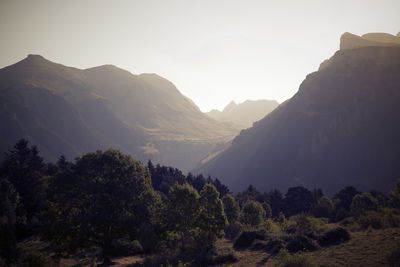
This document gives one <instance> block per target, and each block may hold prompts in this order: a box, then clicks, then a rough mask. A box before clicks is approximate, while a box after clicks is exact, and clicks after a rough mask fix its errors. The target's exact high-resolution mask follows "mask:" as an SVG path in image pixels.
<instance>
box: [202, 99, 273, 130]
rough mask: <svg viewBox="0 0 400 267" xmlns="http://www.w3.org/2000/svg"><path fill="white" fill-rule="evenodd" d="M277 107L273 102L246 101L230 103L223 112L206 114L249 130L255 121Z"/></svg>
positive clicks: (214, 111) (215, 111) (215, 110)
mask: <svg viewBox="0 0 400 267" xmlns="http://www.w3.org/2000/svg"><path fill="white" fill-rule="evenodd" d="M278 105H279V103H278V102H276V101H275V100H246V101H244V102H243V103H239V104H236V103H235V101H232V102H230V103H229V104H228V105H227V106H226V107H225V108H224V110H223V111H219V110H217V109H213V110H211V111H210V112H207V113H206V114H207V115H208V116H210V117H211V118H213V119H215V120H218V121H229V122H233V123H236V124H237V125H239V126H241V127H242V128H249V127H251V126H252V125H253V123H254V122H255V121H258V120H261V119H262V118H264V117H265V116H266V115H267V114H268V113H270V112H271V111H272V110H274V109H275V108H276V107H277V106H278Z"/></svg>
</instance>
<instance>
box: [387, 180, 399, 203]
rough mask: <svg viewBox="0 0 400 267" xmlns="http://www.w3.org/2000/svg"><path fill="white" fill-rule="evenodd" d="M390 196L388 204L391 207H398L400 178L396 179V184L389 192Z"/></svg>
mask: <svg viewBox="0 0 400 267" xmlns="http://www.w3.org/2000/svg"><path fill="white" fill-rule="evenodd" d="M389 197H390V201H389V202H390V205H391V206H392V207H393V208H396V209H400V179H397V181H396V185H395V187H394V189H393V191H391V192H390V194H389Z"/></svg>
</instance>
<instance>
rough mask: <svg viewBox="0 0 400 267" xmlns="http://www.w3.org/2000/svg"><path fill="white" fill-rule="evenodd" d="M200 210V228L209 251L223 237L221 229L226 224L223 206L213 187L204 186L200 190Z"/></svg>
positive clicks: (209, 185)
mask: <svg viewBox="0 0 400 267" xmlns="http://www.w3.org/2000/svg"><path fill="white" fill-rule="evenodd" d="M200 209H201V211H200V218H199V222H200V228H201V229H202V230H203V231H204V232H205V233H206V236H207V249H209V248H210V247H212V245H213V244H214V243H215V241H216V240H217V238H219V237H222V236H223V229H224V227H225V226H226V225H227V224H228V220H227V218H226V215H225V212H224V205H223V203H222V200H221V199H220V198H219V192H218V190H217V189H216V188H215V186H214V185H212V184H206V185H205V186H204V187H203V189H202V190H201V192H200Z"/></svg>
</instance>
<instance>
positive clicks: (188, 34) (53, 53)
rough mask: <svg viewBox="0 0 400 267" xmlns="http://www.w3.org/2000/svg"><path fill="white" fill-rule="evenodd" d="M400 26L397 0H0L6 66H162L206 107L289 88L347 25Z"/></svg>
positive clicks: (156, 69)
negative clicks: (33, 62)
mask: <svg viewBox="0 0 400 267" xmlns="http://www.w3.org/2000/svg"><path fill="white" fill-rule="evenodd" d="M346 31H348V32H351V33H354V34H357V35H362V34H364V33H368V32H387V33H391V34H397V33H398V32H399V31H400V1H399V0H380V1H376V0H368V1H367V0H365V1H360V0H358V1H357V0H352V1H349V0H343V1H342V0H340V1H339V0H334V1H324V0H315V1H307V0H301V1H299V0H293V1H285V0H280V1H279V0H277V1H268V0H264V1H262V0H259V1H256V0H241V1H235V0H226V1H224V0H158V1H155V0H142V1H136V0H129V1H118V0H113V1H100V0H92V1H86V0H68V1H61V0H60V1H57V0H46V1H44V0H26V1H20V0H0V68H2V67H4V66H7V65H10V64H13V63H15V62H17V61H19V60H21V59H23V58H25V57H26V56H27V54H41V55H43V56H44V57H45V58H47V59H49V60H51V61H55V62H57V63H61V64H64V65H67V66H73V67H78V68H89V67H94V66H98V65H104V64H113V65H116V66H118V67H120V68H123V69H127V70H129V71H131V72H132V73H134V74H140V73H145V72H151V73H157V74H159V75H161V76H163V77H165V78H167V79H168V80H170V81H171V82H173V83H174V84H175V85H176V86H177V87H178V89H179V90H180V91H181V92H182V93H183V94H184V95H186V96H188V97H189V98H191V99H192V100H193V101H194V102H195V103H196V104H197V105H198V106H199V107H200V109H201V110H202V111H209V110H210V109H213V108H217V109H222V108H223V107H224V106H225V105H226V104H228V102H230V101H231V100H235V101H236V102H242V101H244V100H246V99H275V100H278V101H279V102H283V101H284V100H286V99H288V98H290V97H291V96H292V95H293V94H294V93H295V92H296V91H297V90H298V88H299V85H300V83H301V82H302V81H303V80H304V78H305V76H306V75H307V74H308V73H310V72H313V71H316V70H317V69H318V66H319V64H320V63H321V62H322V61H323V60H324V59H327V58H329V57H331V56H332V55H333V53H334V52H335V51H336V50H338V49H339V38H340V35H341V34H342V33H344V32H346Z"/></svg>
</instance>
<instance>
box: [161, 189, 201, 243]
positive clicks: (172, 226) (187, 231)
mask: <svg viewBox="0 0 400 267" xmlns="http://www.w3.org/2000/svg"><path fill="white" fill-rule="evenodd" d="M199 199H200V196H199V193H198V192H197V190H196V189H195V188H194V187H193V186H191V185H189V184H183V185H179V184H175V185H174V186H173V187H172V188H171V190H170V192H169V194H168V202H167V208H166V217H167V225H168V230H169V231H170V232H173V233H176V234H178V236H179V239H180V242H181V249H182V250H184V249H185V240H186V239H187V238H188V239H190V238H194V237H195V236H197V235H198V233H199V227H198V226H199V225H198V219H199V216H200V201H199Z"/></svg>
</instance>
